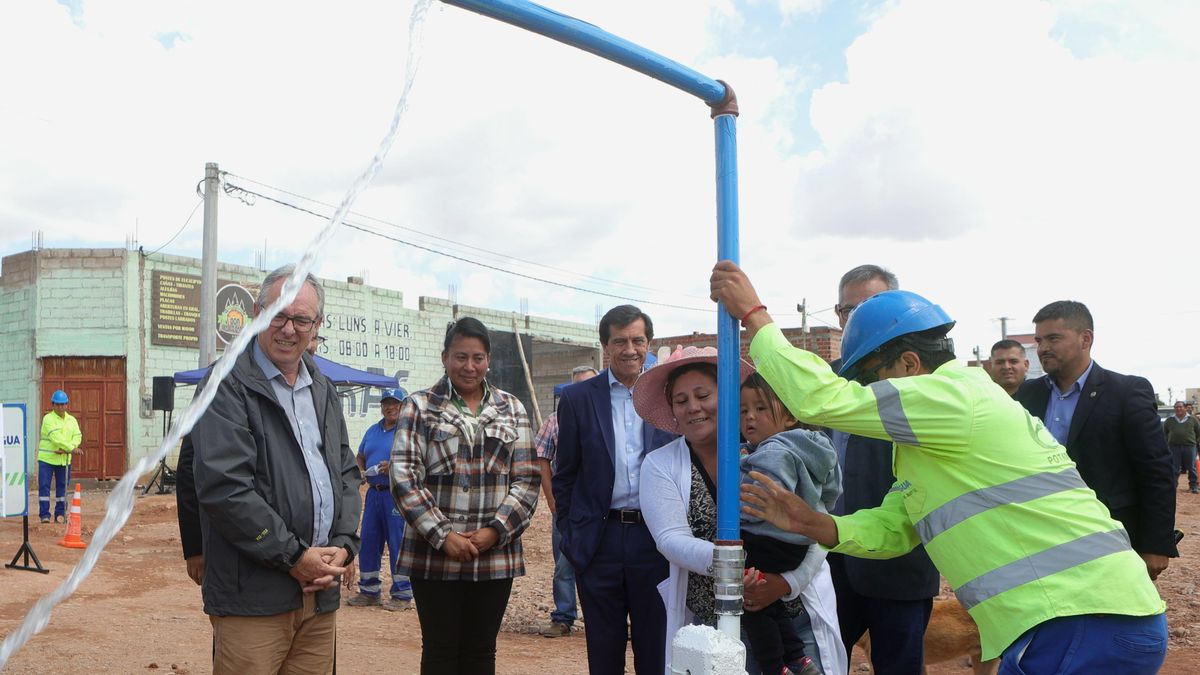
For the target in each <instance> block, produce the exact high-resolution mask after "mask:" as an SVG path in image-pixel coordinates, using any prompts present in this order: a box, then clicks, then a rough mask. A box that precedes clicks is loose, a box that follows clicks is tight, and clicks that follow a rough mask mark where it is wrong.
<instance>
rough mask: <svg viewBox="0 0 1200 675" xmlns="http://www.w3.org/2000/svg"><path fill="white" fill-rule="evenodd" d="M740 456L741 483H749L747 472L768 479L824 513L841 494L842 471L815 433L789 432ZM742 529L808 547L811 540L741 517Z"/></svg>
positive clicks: (829, 446) (830, 449)
mask: <svg viewBox="0 0 1200 675" xmlns="http://www.w3.org/2000/svg"><path fill="white" fill-rule="evenodd" d="M749 449H750V454H748V455H744V456H742V459H741V467H740V468H741V470H742V482H743V483H752V482H754V481H753V480H751V479H750V476H749V474H750V472H751V471H758V472H759V473H765V474H766V475H768V476H770V477H771V479H772V480H774V481H775V482H776V483H779V484H780V485H782V486H783V487H784V488H785V489H788V490H791V491H792V492H795V493H796V494H797V495H799V496H800V498H801V499H803V500H804V501H805V502H806V503H807V504H808V505H809V506H811V507H813V508H814V509H816V510H818V511H821V512H822V513H828V512H829V511H830V510H832V509H833V505H834V504H835V503H836V502H837V499H838V497H839V496H840V495H841V494H842V470H841V469H840V468H839V467H838V462H837V452H836V451H835V450H834V449H833V444H831V443H830V442H829V438H828V437H826V436H825V434H822V433H820V432H817V431H807V430H804V429H792V430H790V431H784V432H781V433H778V434H775V435H774V436H771V437H770V438H768V439H766V440H764V441H763V442H762V443H759V444H758V445H757V446H751V447H750V448H749ZM742 529H744V530H747V531H749V532H753V533H755V534H761V535H763V536H765V537H770V538H772V539H778V540H779V541H786V542H789V543H792V544H803V545H809V544H812V543H813V540H812V539H810V538H808V537H805V536H803V535H799V534H795V533H792V532H786V531H784V530H781V529H779V528H778V527H775V526H774V525H772V524H770V523H768V522H765V521H763V520H761V519H759V518H754V517H752V516H747V515H746V514H744V513H743V514H742Z"/></svg>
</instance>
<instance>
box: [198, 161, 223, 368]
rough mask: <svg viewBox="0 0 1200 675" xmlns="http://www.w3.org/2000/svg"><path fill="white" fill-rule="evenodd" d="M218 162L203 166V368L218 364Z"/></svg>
mask: <svg viewBox="0 0 1200 675" xmlns="http://www.w3.org/2000/svg"><path fill="white" fill-rule="evenodd" d="M220 185H221V176H220V171H219V170H218V169H217V164H216V162H209V163H207V164H205V165H204V249H203V254H202V256H201V259H200V367H201V368H207V367H208V366H209V365H211V364H212V362H213V361H216V360H217V194H218V190H219V189H220Z"/></svg>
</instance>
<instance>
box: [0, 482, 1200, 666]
mask: <svg viewBox="0 0 1200 675" xmlns="http://www.w3.org/2000/svg"><path fill="white" fill-rule="evenodd" d="M104 497H105V495H104V493H103V492H102V491H101V490H99V489H93V490H89V491H87V492H85V494H84V498H83V523H84V539H85V540H87V541H90V536H89V535H90V533H91V529H92V528H93V527H95V526H96V525H97V524H98V523H99V521H100V518H101V517H102V515H103V510H104ZM1178 502H1179V507H1178V527H1179V529H1181V530H1183V531H1184V533H1185V534H1186V535H1187V536H1186V538H1185V539H1184V540H1183V543H1182V544H1181V545H1180V552H1181V554H1182V557H1181V558H1179V559H1176V560H1173V561H1172V562H1171V567H1170V568H1169V569H1168V570H1167V571H1166V572H1165V573H1164V574H1163V575H1162V576H1161V577H1160V578H1159V581H1158V588H1159V592H1160V593H1162V594H1163V596H1164V597H1165V599H1166V600H1167V604H1168V605H1169V610H1168V614H1167V616H1168V622H1169V625H1170V631H1171V641H1170V651H1169V653H1168V655H1167V662H1166V666H1165V667H1164V668H1163V669H1162V672H1163V673H1167V674H1169V675H1190V674H1191V673H1194V672H1197V665H1196V664H1197V660H1198V658H1200V644H1198V640H1200V597H1198V596H1197V594H1196V582H1195V580H1194V578H1193V577H1192V574H1193V573H1194V571H1195V570H1196V567H1195V564H1194V563H1193V561H1194V560H1195V559H1196V555H1197V552H1198V551H1200V495H1192V494H1189V493H1188V492H1187V491H1186V489H1185V490H1182V491H1180V492H1179V494H1178ZM30 503H31V504H34V505H35V508H36V504H37V497H36V495H33V496H32V498H31V499H30ZM63 532H64V526H62V525H42V524H38V523H36V522H35V523H31V524H30V540H31V542H32V546H33V549H34V551H35V552H36V553H37V555H38V556H39V557H40V558H41V561H42V563H43V564H44V565H45V566H46V567H48V568H50V573H49V574H38V573H33V572H27V571H21V570H13V569H0V578H2V579H3V582H2V583H0V588H3V589H4V590H3V593H2V595H0V634H2V635H7V634H8V633H9V632H10V631H12V630H13V629H14V628H15V627H16V625H17V624H18V623H19V622H20V621H21V620H22V619H23V618H24V616H25V613H26V612H27V611H28V610H29V609H30V608H31V607H32V606H33V604H34V602H36V601H37V599H38V598H40V597H41V596H43V595H46V594H47V593H49V592H50V591H51V590H52V589H53V588H54V587H56V586H57V585H58V584H59V583H61V582H62V580H63V579H64V578H65V577H66V575H67V574H68V573H69V572H70V570H71V567H72V565H74V563H75V562H76V561H78V560H79V557H80V555H81V554H82V551H79V550H73V549H67V548H62V547H60V546H57V545H56V542H57V541H58V540H59V539H60V538H61V537H62V535H63ZM20 543H21V523H20V519H8V520H4V521H0V556H2V557H3V558H4V561H5V562H8V561H10V560H11V559H12V556H13V554H14V553H16V551H17V549H18V547H19V546H20ZM525 558H526V565H527V567H528V571H529V574H528V575H527V576H525V577H522V578H520V579H518V580H517V581H516V583H515V584H514V586H513V596H512V600H511V602H510V603H509V606H508V613H507V614H506V615H505V617H504V628H503V630H502V631H501V633H500V638H499V642H498V647H497V649H498V657H497V660H498V668H497V671H498V672H499V673H501V674H504V675H535V674H539V673H548V674H549V673H554V674H557V673H581V672H584V671H585V670H586V665H585V664H586V653H585V651H584V638H583V633H582V626H581V624H580V623H576V632H575V633H573V634H572V635H570V636H568V637H563V638H555V639H547V638H543V637H540V636H539V635H537V629H538V627H539V626H541V625H542V624H544V623H545V622H546V621H547V620H548V616H549V611H550V609H551V608H552V606H553V601H552V597H551V592H550V579H551V574H552V572H553V564H552V562H551V560H550V520H549V514H548V512H547V511H546V510H544V509H542V510H539V511H538V512H537V514H536V515H535V517H534V523H533V525H532V527H531V528H530V530H529V531H528V532H527V533H526V534H525ZM385 585H386V582H385ZM211 640H212V632H211V627H210V625H209V623H208V619H207V618H206V617H205V616H204V613H203V612H202V611H201V603H200V591H199V589H198V587H196V586H195V585H194V584H193V583H192V582H191V580H190V579H188V577H187V575H186V573H185V571H184V564H183V559H182V557H181V553H180V549H179V538H178V531H177V528H176V522H175V498H174V496H173V495H161V496H160V495H149V496H147V497H142V498H139V501H138V503H137V505H136V507H135V509H134V512H133V515H132V517H131V518H130V521H129V523H128V524H127V525H126V526H125V529H124V530H123V531H122V532H121V533H120V534H118V535H117V537H116V538H115V539H114V541H113V543H112V544H111V545H110V546H109V547H108V549H107V550H106V551H105V552H104V555H103V556H102V557H101V559H100V563H99V565H98V566H97V568H96V570H95V571H93V573H92V575H91V576H90V577H89V578H88V579H87V581H85V582H84V584H83V586H82V587H81V588H80V589H79V591H78V592H76V593H75V595H74V596H73V597H71V598H70V599H68V600H67V601H66V602H65V603H63V604H62V605H60V606H59V607H58V608H57V609H55V610H54V614H53V616H52V618H51V622H50V626H49V627H48V628H47V629H46V630H45V631H43V632H42V633H41V634H39V635H37V636H35V637H34V638H33V639H32V640H31V641H30V642H29V643H28V644H27V645H26V646H25V647H24V649H23V650H22V651H21V652H19V653H18V654H16V655H15V656H14V657H13V658H12V660H11V661H10V663H9V664H8V668H7V670H6V671H5V672H8V673H14V674H16V673H156V672H161V673H172V672H174V673H178V674H180V675H183V674H188V673H191V674H197V673H207V672H209V670H210V663H211V660H210V654H211V652H210V649H211ZM420 645H421V635H420V629H419V626H418V624H417V615H416V613H415V612H412V611H408V612H395V613H393V612H388V611H385V610H383V609H380V608H378V607H346V606H343V607H342V609H341V610H339V611H338V670H339V672H340V673H350V674H354V673H368V672H380V671H383V672H390V673H398V674H407V673H416V672H417V671H418V663H419V660H420ZM853 661H854V663H853V665H852V667H851V672H852V673H866V672H869V671H870V668H869V666H867V665H866V663H864V661H865V659H863V657H862V654H861V653H859V652H858V651H857V650H856V653H855V658H854V659H853ZM929 671H930V673H931V674H933V675H945V674H948V673H970V672H971V670H970V668H969V667H968V666H967V662H966V659H962V660H960V661H958V662H950V663H946V664H940V665H936V666H931V667H930V669H929ZM627 672H629V673H632V672H633V666H632V658H630V660H629V666H628V668H627Z"/></svg>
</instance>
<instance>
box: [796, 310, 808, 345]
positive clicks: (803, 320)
mask: <svg viewBox="0 0 1200 675" xmlns="http://www.w3.org/2000/svg"><path fill="white" fill-rule="evenodd" d="M807 309H808V298H800V304H798V305H796V311H797V312H800V335H802V336H803V337H802V338H800V339H801V340H802V341H803V344H804V346H802V347H801V349H803V350H804V351H808V312H807V311H806V310H807Z"/></svg>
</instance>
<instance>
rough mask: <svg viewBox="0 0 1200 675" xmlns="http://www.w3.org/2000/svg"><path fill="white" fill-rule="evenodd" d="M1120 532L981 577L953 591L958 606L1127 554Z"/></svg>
mask: <svg viewBox="0 0 1200 675" xmlns="http://www.w3.org/2000/svg"><path fill="white" fill-rule="evenodd" d="M1130 550H1132V549H1130V546H1129V535H1128V534H1127V533H1126V532H1125V529H1124V528H1118V529H1116V530H1111V531H1108V532H1093V533H1091V534H1085V535H1084V536H1082V537H1079V538H1078V539H1074V540H1072V541H1068V542H1066V543H1064V544H1059V545H1058V546H1053V547H1051V548H1048V549H1046V550H1045V551H1042V552H1040V553H1034V554H1033V555H1031V556H1026V557H1024V558H1021V559H1020V560H1014V561H1012V562H1010V563H1008V564H1007V565H1004V566H1003V567H998V568H996V569H994V570H992V571H990V572H987V573H984V574H981V575H979V576H977V577H975V578H974V579H972V580H970V581H968V582H967V583H965V584H963V585H962V586H960V587H958V588H956V589H954V595H955V597H957V598H958V601H959V602H961V603H962V606H963V607H964V608H966V609H968V610H969V609H971V608H972V607H974V606H975V605H978V604H979V603H981V602H983V601H984V600H987V599H988V598H991V597H994V596H997V595H1000V594H1001V593H1003V592H1005V591H1008V590H1012V589H1014V588H1016V587H1017V586H1021V585H1024V584H1027V583H1029V582H1031V581H1037V580H1038V579H1043V578H1045V577H1048V576H1052V575H1054V574H1058V573H1059V572H1062V571H1064V570H1068V569H1071V568H1072V567H1076V566H1078V565H1082V564H1083V563H1086V562H1091V561H1093V560H1096V559H1097V558H1103V557H1104V556H1106V555H1112V554H1113V553H1121V552H1123V551H1130Z"/></svg>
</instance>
